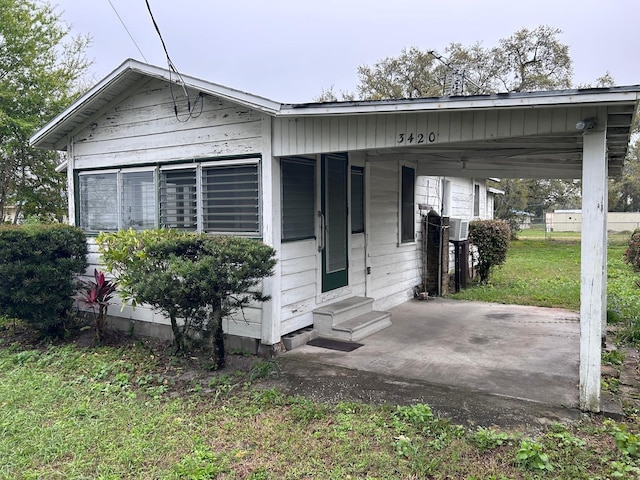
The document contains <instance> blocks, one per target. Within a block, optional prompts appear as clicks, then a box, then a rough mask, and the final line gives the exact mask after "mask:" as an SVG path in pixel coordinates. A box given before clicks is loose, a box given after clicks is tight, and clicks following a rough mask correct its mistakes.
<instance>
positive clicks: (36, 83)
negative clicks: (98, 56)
mask: <svg viewBox="0 0 640 480" xmlns="http://www.w3.org/2000/svg"><path fill="white" fill-rule="evenodd" d="M88 44H89V39H88V37H70V36H69V26H67V25H65V24H64V23H62V21H61V20H60V14H59V13H57V12H56V11H55V9H54V8H53V7H52V6H51V5H50V4H48V3H46V2H36V1H32V0H0V218H3V217H4V214H5V208H6V206H7V205H9V204H13V205H15V206H16V207H17V209H18V213H20V210H21V209H23V210H24V211H23V213H25V214H30V215H39V216H41V217H51V216H52V217H56V218H58V219H60V218H61V216H62V215H63V213H64V211H65V210H66V208H65V205H66V194H65V192H66V182H65V179H64V176H63V175H61V174H58V173H56V172H55V166H56V164H57V163H59V160H60V158H59V156H58V154H56V153H55V152H44V151H38V150H35V149H33V148H31V147H30V146H29V137H30V136H31V135H32V134H33V133H34V132H35V131H36V130H37V129H38V128H39V127H41V126H42V125H44V123H46V121H48V120H49V119H50V118H51V117H53V116H54V115H56V114H57V113H59V112H60V111H62V109H63V108H64V107H66V106H67V105H68V104H69V103H70V102H71V100H72V99H73V98H74V96H75V95H76V94H77V91H78V87H79V82H80V80H81V76H82V75H83V74H84V73H85V72H86V70H87V68H88V66H89V62H88V61H87V59H86V58H85V56H84V51H85V50H86V47H87V46H88ZM16 217H17V215H16Z"/></svg>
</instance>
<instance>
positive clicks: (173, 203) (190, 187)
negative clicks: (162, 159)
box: [160, 168, 198, 230]
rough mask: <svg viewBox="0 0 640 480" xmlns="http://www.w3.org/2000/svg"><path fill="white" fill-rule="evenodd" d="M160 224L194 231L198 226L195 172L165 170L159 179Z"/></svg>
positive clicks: (191, 170)
mask: <svg viewBox="0 0 640 480" xmlns="http://www.w3.org/2000/svg"><path fill="white" fill-rule="evenodd" d="M160 224H161V225H162V226H163V227H166V228H177V229H180V230H196V228H197V224H198V215H197V197H196V170H195V169H193V168H191V169H185V170H167V171H164V172H162V175H161V177H160Z"/></svg>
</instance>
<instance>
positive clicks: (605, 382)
mask: <svg viewBox="0 0 640 480" xmlns="http://www.w3.org/2000/svg"><path fill="white" fill-rule="evenodd" d="M600 387H601V388H602V390H605V391H607V392H611V393H620V379H619V378H615V377H607V378H604V377H603V378H601V379H600Z"/></svg>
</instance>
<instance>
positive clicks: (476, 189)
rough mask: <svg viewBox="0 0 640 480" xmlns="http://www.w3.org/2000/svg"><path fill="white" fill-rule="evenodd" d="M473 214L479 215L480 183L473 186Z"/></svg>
mask: <svg viewBox="0 0 640 480" xmlns="http://www.w3.org/2000/svg"><path fill="white" fill-rule="evenodd" d="M473 216H474V217H479V216H480V185H478V184H477V183H476V184H475V185H474V186H473Z"/></svg>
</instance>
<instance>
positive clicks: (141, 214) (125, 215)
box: [122, 171, 157, 230]
mask: <svg viewBox="0 0 640 480" xmlns="http://www.w3.org/2000/svg"><path fill="white" fill-rule="evenodd" d="M156 219H157V213H156V185H155V180H154V172H153V171H146V172H131V173H126V172H123V173H122V228H125V229H127V228H133V229H134V230H145V229H151V228H155V226H156Z"/></svg>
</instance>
